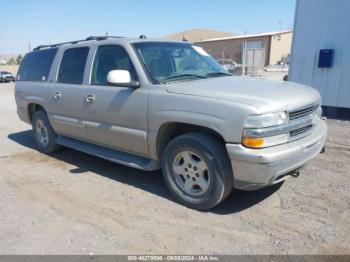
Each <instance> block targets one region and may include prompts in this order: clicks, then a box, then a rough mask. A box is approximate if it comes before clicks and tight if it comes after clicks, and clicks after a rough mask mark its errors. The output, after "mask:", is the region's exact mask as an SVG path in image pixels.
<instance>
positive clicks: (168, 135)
mask: <svg viewBox="0 0 350 262" xmlns="http://www.w3.org/2000/svg"><path fill="white" fill-rule="evenodd" d="M192 132H199V133H204V134H207V135H210V136H213V137H215V138H217V139H219V140H220V141H221V142H222V143H225V139H224V137H223V136H222V135H221V134H220V133H219V132H218V131H216V130H214V129H212V128H208V127H205V126H201V125H197V124H190V123H183V122H167V123H164V124H162V125H161V126H160V128H159V130H158V133H157V136H156V157H157V159H158V160H161V158H162V154H163V151H164V148H165V147H166V145H167V144H168V143H169V142H170V141H171V140H173V139H174V138H176V137H178V136H180V135H183V134H186V133H192Z"/></svg>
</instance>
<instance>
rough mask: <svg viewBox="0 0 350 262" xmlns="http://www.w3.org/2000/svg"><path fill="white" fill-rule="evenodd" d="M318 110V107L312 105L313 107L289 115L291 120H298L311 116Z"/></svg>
mask: <svg viewBox="0 0 350 262" xmlns="http://www.w3.org/2000/svg"><path fill="white" fill-rule="evenodd" d="M317 108H318V105H312V106H308V107H305V108H303V109H299V110H296V111H293V112H290V113H289V120H294V119H297V118H300V117H304V116H306V115H310V114H312V113H313V112H315V111H316V109H317Z"/></svg>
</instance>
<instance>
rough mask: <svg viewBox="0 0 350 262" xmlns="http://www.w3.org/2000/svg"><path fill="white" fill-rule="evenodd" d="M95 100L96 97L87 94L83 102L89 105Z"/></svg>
mask: <svg viewBox="0 0 350 262" xmlns="http://www.w3.org/2000/svg"><path fill="white" fill-rule="evenodd" d="M95 100H96V96H95V95H94V94H88V95H86V97H85V101H86V102H89V103H93V102H95Z"/></svg>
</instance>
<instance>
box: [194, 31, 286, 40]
mask: <svg viewBox="0 0 350 262" xmlns="http://www.w3.org/2000/svg"><path fill="white" fill-rule="evenodd" d="M292 32H293V31H292V30H284V31H275V32H268V33H260V34H249V35H235V36H228V37H217V38H211V39H206V40H202V41H197V42H202V43H203V42H213V41H222V40H233V39H244V38H252V37H261V36H273V35H282V34H288V33H292Z"/></svg>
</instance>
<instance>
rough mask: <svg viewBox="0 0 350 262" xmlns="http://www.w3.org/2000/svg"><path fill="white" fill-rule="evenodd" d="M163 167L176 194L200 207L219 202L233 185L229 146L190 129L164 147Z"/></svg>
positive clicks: (195, 206)
mask: <svg viewBox="0 0 350 262" xmlns="http://www.w3.org/2000/svg"><path fill="white" fill-rule="evenodd" d="M162 168H163V175H164V179H165V181H166V184H167V185H168V187H169V189H170V191H171V192H172V193H173V195H175V197H176V198H177V199H178V200H179V201H181V202H182V203H183V204H185V205H187V206H189V207H191V208H195V209H198V210H205V209H209V208H212V207H214V206H216V205H217V204H219V203H220V202H221V201H222V200H224V199H225V198H226V197H227V196H228V195H229V194H230V192H231V191H232V188H233V174H232V169H231V164H230V161H229V159H228V156H227V152H226V149H225V147H224V145H223V144H222V142H221V141H220V140H218V139H216V138H214V137H212V136H209V135H206V134H202V133H189V134H185V135H182V136H179V137H177V138H175V139H174V140H172V141H171V142H170V143H169V144H168V145H167V146H166V148H165V150H164V153H163V158H162Z"/></svg>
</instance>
